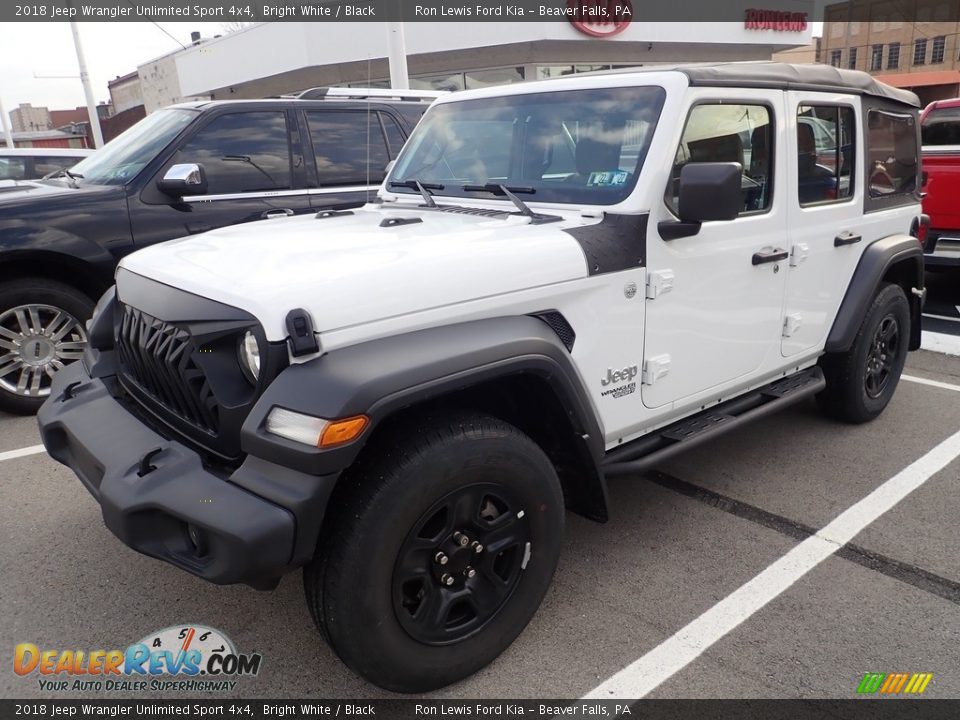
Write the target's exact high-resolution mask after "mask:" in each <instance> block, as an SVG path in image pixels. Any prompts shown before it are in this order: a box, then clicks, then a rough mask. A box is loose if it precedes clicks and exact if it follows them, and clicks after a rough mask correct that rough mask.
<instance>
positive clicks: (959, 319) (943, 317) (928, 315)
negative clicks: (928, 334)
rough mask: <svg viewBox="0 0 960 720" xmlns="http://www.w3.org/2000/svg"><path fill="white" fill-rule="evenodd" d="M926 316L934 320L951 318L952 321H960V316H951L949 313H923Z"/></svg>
mask: <svg viewBox="0 0 960 720" xmlns="http://www.w3.org/2000/svg"><path fill="white" fill-rule="evenodd" d="M923 316H924V317H928V318H933V319H934V320H949V321H950V322H955V323H960V317H950V316H949V315H933V314H932V313H923Z"/></svg>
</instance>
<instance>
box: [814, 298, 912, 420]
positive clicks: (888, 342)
mask: <svg viewBox="0 0 960 720" xmlns="http://www.w3.org/2000/svg"><path fill="white" fill-rule="evenodd" d="M909 341H910V303H909V302H908V301H907V296H906V295H905V294H904V292H903V288H901V287H900V286H899V285H893V284H884V285H881V286H880V289H879V290H878V291H877V294H876V296H875V297H874V299H873V302H872V303H871V305H870V308H869V309H868V310H867V313H866V315H865V316H864V318H863V322H862V323H861V325H860V330H859V331H858V332H857V336H856V338H855V339H854V341H853V345H852V346H851V347H850V349H849V350H848V351H847V352H845V353H837V354H831V355H825V356H824V357H823V359H822V360H821V362H820V365H821V367H822V368H823V374H824V377H825V378H826V381H827V387H826V389H825V390H824V391H823V392H821V393H820V394H819V395H818V396H817V400H818V402H819V403H820V407H821V408H822V409H823V410H824V411H825V412H826V413H827V414H828V415H831V416H832V417H835V418H837V419H839V420H844V421H846V422H850V423H864V422H868V421H870V420H873V419H874V418H875V417H877V416H878V415H879V414H880V413H881V412H883V410H884V408H886V407H887V404H888V403H889V402H890V398H892V397H893V392H894V390H896V389H897V383H898V382H899V381H900V374H901V373H902V372H903V365H904V363H905V362H906V359H907V346H908V344H909Z"/></svg>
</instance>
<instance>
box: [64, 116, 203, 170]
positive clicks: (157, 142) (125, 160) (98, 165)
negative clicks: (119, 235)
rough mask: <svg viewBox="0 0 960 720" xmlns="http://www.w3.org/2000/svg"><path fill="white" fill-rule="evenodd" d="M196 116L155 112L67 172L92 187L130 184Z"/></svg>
mask: <svg viewBox="0 0 960 720" xmlns="http://www.w3.org/2000/svg"><path fill="white" fill-rule="evenodd" d="M196 116H197V113H196V112H195V111H193V110H184V109H173V108H168V109H166V110H158V111H157V112H155V113H152V114H151V115H147V117H145V118H144V119H143V120H141V121H140V122H138V123H137V124H136V125H134V126H133V127H131V128H130V129H129V130H126V131H125V132H123V133H122V134H120V135H118V136H117V137H115V138H114V139H113V140H111V141H110V142H108V143H107V144H106V145H104V146H103V147H102V148H101V149H99V150H97V151H96V152H95V153H94V154H93V155H91V156H90V157H88V158H86V159H84V160H83V161H82V162H80V163H79V164H77V165H76V166H75V167H73V168H71V169H70V171H71V172H72V173H74V174H76V175H78V176H80V177H82V178H83V182H85V183H92V184H94V185H123V184H125V183H128V182H130V181H131V180H133V178H135V177H136V176H137V174H138V173H139V172H140V171H141V170H143V168H144V167H145V166H146V164H147V163H149V162H150V161H151V160H153V159H154V158H155V157H156V156H157V155H158V154H159V153H160V151H161V150H163V149H164V148H165V147H166V146H167V145H169V144H170V141H171V140H173V139H174V138H175V137H176V136H177V135H178V134H179V133H180V131H181V130H183V128H184V127H186V126H187V124H188V123H190V121H191V120H193V119H194V118H195V117H196Z"/></svg>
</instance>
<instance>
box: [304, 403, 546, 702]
mask: <svg viewBox="0 0 960 720" xmlns="http://www.w3.org/2000/svg"><path fill="white" fill-rule="evenodd" d="M371 451H372V452H371ZM366 456H367V457H368V458H371V461H369V462H366V463H363V462H361V464H360V465H358V466H357V467H355V468H353V470H352V471H351V474H350V475H349V476H348V477H344V479H343V480H342V481H341V482H343V483H346V485H345V488H343V489H341V490H340V492H339V494H340V497H339V500H338V501H337V502H334V504H333V505H332V506H331V507H330V509H329V511H328V517H329V521H328V522H329V526H328V527H327V528H326V529H325V533H324V537H323V539H322V540H321V544H320V547H319V548H318V552H317V556H316V558H315V559H314V561H313V562H312V563H311V564H310V565H309V566H308V567H307V568H306V570H305V572H304V587H305V590H306V596H307V603H308V605H309V607H310V611H311V614H312V615H313V619H314V621H315V622H316V624H317V626H318V627H319V628H320V630H321V632H322V633H323V634H324V637H325V638H326V639H327V640H328V641H329V642H330V644H331V645H332V646H333V648H334V649H335V650H336V652H337V654H338V655H339V656H340V657H341V659H343V661H344V662H345V663H346V664H347V665H348V666H349V667H351V668H352V669H353V670H354V671H356V672H357V673H359V674H360V675H362V676H363V677H365V678H366V679H368V680H370V681H371V682H373V683H375V684H376V685H379V686H380V687H383V688H386V689H389V690H394V691H399V692H425V691H428V690H433V689H436V688H439V687H443V686H444V685H447V684H449V683H452V682H455V681H457V680H460V679H462V678H464V677H466V676H468V675H470V674H472V673H474V672H476V671H477V670H479V669H480V668H482V667H484V666H485V665H487V664H488V663H489V662H491V661H492V660H493V659H494V658H496V657H497V656H498V655H499V654H500V653H501V652H503V650H505V649H506V648H507V647H508V646H509V645H510V643H511V642H513V640H514V638H516V636H517V635H519V633H520V632H521V631H522V630H523V628H524V627H525V626H526V624H527V622H529V620H530V618H531V617H533V614H534V613H535V612H536V609H537V607H538V606H539V605H540V601H541V600H542V599H543V596H544V594H545V593H546V590H547V588H548V586H549V584H550V580H551V578H552V577H553V572H554V569H555V567H556V563H557V558H558V557H559V553H560V542H561V538H562V534H563V512H564V510H563V495H562V492H561V489H560V483H559V481H558V479H557V475H556V472H555V471H554V469H553V466H552V465H551V463H550V461H549V459H548V458H547V457H546V455H545V454H544V453H543V451H542V450H541V449H540V448H539V447H538V446H537V445H536V444H535V443H534V442H533V441H532V440H530V439H529V438H528V437H527V436H525V435H524V434H523V433H521V432H520V431H519V430H517V429H516V428H515V427H513V426H511V425H508V424H506V423H504V422H502V421H500V420H497V419H495V418H492V417H488V416H482V415H457V416H447V417H446V418H442V419H435V420H432V421H423V422H421V423H418V424H417V425H415V426H408V427H407V428H405V429H404V431H402V432H399V433H395V434H393V435H392V437H390V439H389V440H388V441H385V442H382V443H379V445H378V447H377V448H370V449H368V451H367V452H366Z"/></svg>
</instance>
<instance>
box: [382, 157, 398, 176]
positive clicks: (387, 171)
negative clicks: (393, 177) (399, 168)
mask: <svg viewBox="0 0 960 720" xmlns="http://www.w3.org/2000/svg"><path fill="white" fill-rule="evenodd" d="M396 164H397V161H396V160H391V161H390V162H388V163H387V166H386V167H385V168H384V169H383V176H384V177H386V176H387V175H389V174H390V171H391V170H393V166H394V165H396Z"/></svg>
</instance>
